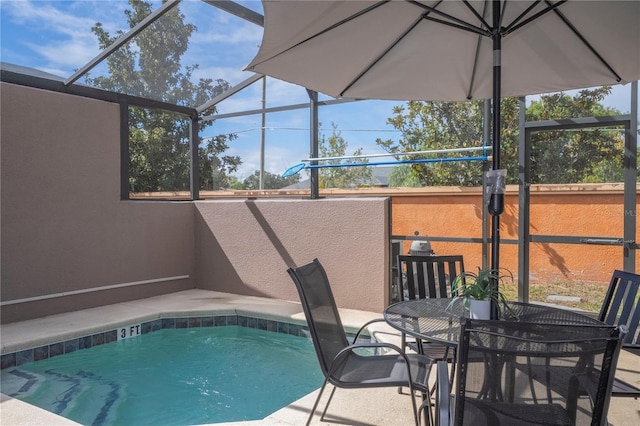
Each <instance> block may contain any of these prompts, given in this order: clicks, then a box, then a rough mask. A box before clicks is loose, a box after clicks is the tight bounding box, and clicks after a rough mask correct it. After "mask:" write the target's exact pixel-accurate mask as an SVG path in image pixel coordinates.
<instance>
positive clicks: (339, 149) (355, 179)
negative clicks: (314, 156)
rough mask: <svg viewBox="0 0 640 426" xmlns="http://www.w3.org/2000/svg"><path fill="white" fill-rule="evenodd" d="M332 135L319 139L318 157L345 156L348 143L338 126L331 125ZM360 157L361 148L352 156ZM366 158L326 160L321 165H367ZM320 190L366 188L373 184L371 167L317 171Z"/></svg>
mask: <svg viewBox="0 0 640 426" xmlns="http://www.w3.org/2000/svg"><path fill="white" fill-rule="evenodd" d="M331 126H332V128H333V133H332V135H331V136H330V137H329V138H328V139H327V138H326V137H325V136H324V135H322V137H321V138H320V141H319V144H318V149H319V152H320V157H322V158H326V157H343V156H345V155H346V154H345V153H346V151H347V146H348V143H347V142H346V141H345V140H344V138H343V137H342V135H341V134H340V132H339V131H338V126H337V125H336V124H334V123H331ZM358 155H362V148H358V149H357V150H356V151H355V152H354V153H353V156H358ZM368 162H369V160H368V159H367V158H357V159H346V160H328V161H323V162H322V164H323V165H336V166H338V165H341V164H358V163H368ZM318 170H319V171H318V176H319V185H318V186H319V187H320V188H351V187H359V186H367V185H371V184H372V183H373V173H372V171H371V167H367V166H347V167H326V168H320V169H318Z"/></svg>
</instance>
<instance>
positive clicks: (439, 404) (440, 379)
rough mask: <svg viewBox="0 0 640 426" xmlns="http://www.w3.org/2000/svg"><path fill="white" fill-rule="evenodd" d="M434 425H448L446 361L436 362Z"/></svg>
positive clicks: (449, 408)
mask: <svg viewBox="0 0 640 426" xmlns="http://www.w3.org/2000/svg"><path fill="white" fill-rule="evenodd" d="M436 368H437V371H436V373H437V375H436V418H435V421H436V426H449V422H450V418H449V417H450V410H451V391H450V389H449V369H448V365H447V362H446V361H438V363H437V364H436Z"/></svg>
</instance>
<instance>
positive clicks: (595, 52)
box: [554, 9, 622, 83]
mask: <svg viewBox="0 0 640 426" xmlns="http://www.w3.org/2000/svg"><path fill="white" fill-rule="evenodd" d="M554 12H555V13H556V15H558V16H559V17H560V19H562V22H564V23H565V25H566V26H567V27H569V29H570V30H571V31H572V32H573V33H574V34H575V35H576V37H578V38H579V39H580V41H582V43H584V45H585V46H586V47H587V48H588V49H589V50H590V51H591V53H593V54H594V55H595V56H596V58H598V60H600V62H602V65H604V66H605V67H607V69H608V70H609V71H611V74H613V75H614V76H615V78H616V81H617V82H618V83H620V82H621V81H622V77H620V76H619V75H618V73H617V72H616V71H615V70H614V69H613V68H612V67H611V65H609V63H608V62H607V61H606V60H605V59H604V58H603V57H602V56H601V55H600V53H598V51H597V50H596V49H595V47H593V46H592V45H591V43H589V41H588V40H587V39H586V38H585V37H584V36H583V35H582V33H581V32H580V31H578V29H577V28H576V27H575V26H574V25H573V24H572V23H571V21H569V19H567V17H566V16H564V14H563V13H562V12H560V11H559V10H557V9H554Z"/></svg>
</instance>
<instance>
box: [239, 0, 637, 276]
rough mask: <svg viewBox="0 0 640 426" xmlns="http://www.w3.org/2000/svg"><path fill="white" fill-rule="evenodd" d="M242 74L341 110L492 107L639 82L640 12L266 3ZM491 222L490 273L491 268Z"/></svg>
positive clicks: (496, 116)
mask: <svg viewBox="0 0 640 426" xmlns="http://www.w3.org/2000/svg"><path fill="white" fill-rule="evenodd" d="M263 5H264V14H265V21H264V25H265V26H264V36H263V40H262V44H261V46H260V49H259V51H258V54H257V55H256V57H255V58H254V59H253V61H252V62H251V63H250V64H249V65H248V66H247V68H246V69H247V70H250V71H254V72H257V73H260V74H264V75H269V76H272V77H275V78H278V79H280V80H284V81H288V82H291V83H295V84H299V85H301V86H304V87H306V88H307V89H311V90H314V91H317V92H321V93H325V94H327V95H330V96H333V97H336V98H340V97H345V98H356V99H390V100H400V101H407V100H423V101H426V100H442V101H466V100H471V99H492V100H493V102H492V133H491V134H492V141H491V143H492V147H493V160H492V168H493V169H499V168H500V102H499V100H500V99H501V98H502V97H503V96H524V95H530V94H538V93H548V92H554V91H560V90H569V89H575V88H584V87H591V86H598V85H605V84H617V83H626V82H629V81H634V80H638V79H640V48H639V46H640V30H639V28H640V25H639V23H640V2H638V1H583V0H561V1H558V0H545V1H540V0H519V1H510V2H508V1H506V0H482V1H479V0H478V1H474V0H466V1H463V0H438V1H436V0H423V1H414V0H392V1H300V0H298V1H270V0H263ZM499 213H500V212H497V214H496V215H494V216H492V267H493V268H496V269H497V268H498V267H499V261H498V257H499V248H498V247H499V238H500V237H499V223H500V222H499Z"/></svg>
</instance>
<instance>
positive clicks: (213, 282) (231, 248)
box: [195, 198, 389, 312]
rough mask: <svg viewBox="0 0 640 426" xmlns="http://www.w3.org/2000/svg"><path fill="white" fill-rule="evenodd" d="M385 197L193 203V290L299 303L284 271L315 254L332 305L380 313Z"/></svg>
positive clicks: (385, 270)
mask: <svg viewBox="0 0 640 426" xmlns="http://www.w3.org/2000/svg"><path fill="white" fill-rule="evenodd" d="M388 203H389V200H388V199H387V198H359V199H348V198H347V199H340V198H338V199H320V200H291V199H287V200H284V199H283V200H273V199H271V200H221V201H202V202H196V203H195V205H196V218H195V221H196V225H195V227H196V234H195V235H196V281H197V283H198V287H199V288H204V289H209V290H218V291H226V292H230V293H236V294H244V295H256V296H266V297H273V298H278V299H285V300H296V301H297V300H299V298H298V294H297V293H296V290H295V287H294V285H293V282H292V281H291V279H290V278H289V276H288V274H287V273H286V269H287V268H288V267H289V266H296V265H297V266H300V265H303V264H305V263H308V262H310V261H311V260H313V258H315V257H317V258H318V259H319V260H320V261H321V262H322V264H323V266H324V267H325V269H326V271H327V275H328V276H329V279H330V280H331V283H332V288H333V292H334V296H335V298H336V302H337V304H338V305H339V306H341V307H344V308H352V309H363V310H368V311H378V312H380V311H382V309H383V308H384V307H385V306H386V302H387V300H386V297H387V296H388V294H387V293H388V290H387V289H388V279H389V260H388V259H389V256H388V241H389V240H388V239H389V229H388V208H389V204H388Z"/></svg>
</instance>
